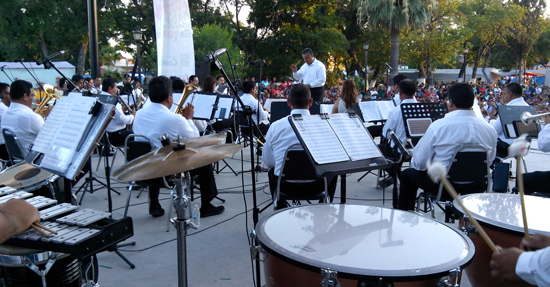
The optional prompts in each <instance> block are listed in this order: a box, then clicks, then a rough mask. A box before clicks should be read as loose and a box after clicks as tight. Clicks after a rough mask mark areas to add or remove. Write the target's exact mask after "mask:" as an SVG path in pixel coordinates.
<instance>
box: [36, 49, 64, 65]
mask: <svg viewBox="0 0 550 287" xmlns="http://www.w3.org/2000/svg"><path fill="white" fill-rule="evenodd" d="M62 54H65V50H61V51H59V52H57V53H55V54H52V55H49V56H47V57H45V58H44V59H41V60H38V61H36V64H37V65H38V66H40V65H42V64H44V62H47V61H49V60H51V59H53V58H57V57H59V56H61V55H62Z"/></svg>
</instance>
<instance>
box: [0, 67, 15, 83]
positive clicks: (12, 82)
mask: <svg viewBox="0 0 550 287" xmlns="http://www.w3.org/2000/svg"><path fill="white" fill-rule="evenodd" d="M5 67H6V66H4V67H2V68H1V69H0V70H2V73H4V75H6V77H7V78H8V80H10V82H12V83H13V80H12V79H11V78H10V76H8V74H7V73H6V71H4V68H5Z"/></svg>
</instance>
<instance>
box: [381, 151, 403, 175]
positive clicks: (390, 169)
mask: <svg viewBox="0 0 550 287" xmlns="http://www.w3.org/2000/svg"><path fill="white" fill-rule="evenodd" d="M378 148H380V151H381V152H382V154H383V155H384V157H385V158H387V159H390V160H392V161H396V160H397V159H398V158H399V155H400V154H399V152H397V153H395V152H394V150H393V148H392V147H391V146H390V145H389V144H379V145H378ZM402 166H403V162H400V163H398V164H397V177H398V178H401V174H402V172H401V167H402ZM385 171H386V172H387V173H388V174H389V175H390V176H391V177H395V171H396V170H395V167H394V165H393V164H392V165H391V167H388V168H386V169H385Z"/></svg>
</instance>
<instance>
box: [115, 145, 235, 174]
mask: <svg viewBox="0 0 550 287" xmlns="http://www.w3.org/2000/svg"><path fill="white" fill-rule="evenodd" d="M224 140H225V138H224ZM186 146H187V143H186ZM242 148H243V147H242V145H239V144H225V145H212V146H203V147H198V148H190V147H186V148H185V149H183V150H179V151H173V150H172V145H169V146H165V147H160V148H158V149H157V150H155V151H152V152H150V153H148V154H145V155H143V156H141V157H138V158H136V159H135V160H133V161H131V162H128V163H126V164H125V165H123V166H121V167H120V168H119V169H117V170H116V171H115V172H113V177H114V178H116V179H117V180H118V181H139V180H147V179H152V178H157V177H163V176H168V175H172V174H176V173H180V172H185V171H189V170H192V169H195V168H199V167H201V166H205V165H207V164H211V163H214V162H217V161H220V160H222V159H225V158H228V157H230V156H232V155H234V154H235V153H237V152H238V151H240V150H241V149H242Z"/></svg>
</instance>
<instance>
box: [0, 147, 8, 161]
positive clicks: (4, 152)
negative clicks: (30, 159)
mask: <svg viewBox="0 0 550 287" xmlns="http://www.w3.org/2000/svg"><path fill="white" fill-rule="evenodd" d="M0 159H3V160H9V159H10V155H9V154H8V149H7V148H6V145H5V144H2V145H0Z"/></svg>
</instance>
